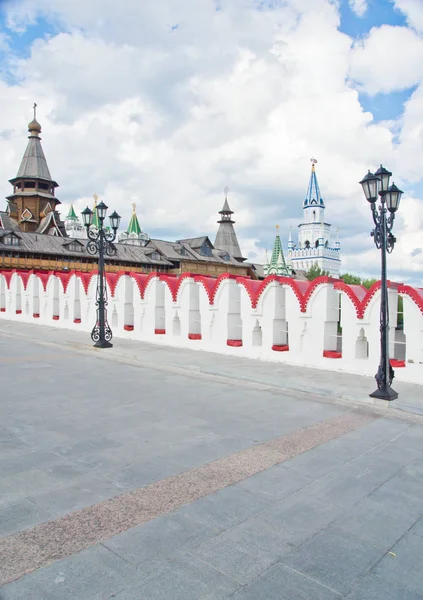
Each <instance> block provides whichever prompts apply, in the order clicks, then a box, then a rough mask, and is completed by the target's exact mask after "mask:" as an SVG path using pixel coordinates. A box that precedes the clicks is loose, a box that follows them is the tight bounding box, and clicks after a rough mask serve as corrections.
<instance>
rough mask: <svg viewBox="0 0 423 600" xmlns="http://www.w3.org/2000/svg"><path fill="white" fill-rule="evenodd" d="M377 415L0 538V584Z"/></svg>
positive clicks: (347, 417)
mask: <svg viewBox="0 0 423 600" xmlns="http://www.w3.org/2000/svg"><path fill="white" fill-rule="evenodd" d="M378 418H379V416H378V415H377V414H374V413H373V414H370V413H364V412H362V411H349V412H345V413H342V414H341V415H337V416H335V417H332V418H330V419H327V420H325V421H320V422H318V423H315V424H313V425H309V426H307V427H304V428H301V429H298V430H296V431H294V432H292V433H289V434H286V435H284V436H281V437H277V438H274V439H273V440H270V441H268V442H265V443H263V444H257V445H254V446H251V447H249V448H247V449H245V450H242V451H240V452H235V453H233V454H230V455H228V456H226V457H224V458H220V459H218V460H216V461H213V462H210V463H207V464H204V465H202V466H200V467H197V468H195V469H190V470H187V471H184V472H182V473H179V474H177V475H173V476H171V477H168V478H165V479H162V480H161V481H157V482H154V483H151V484H150V485H147V486H145V487H142V488H138V489H136V490H132V491H129V492H124V493H123V494H121V495H118V496H114V497H113V498H109V499H108V500H104V501H102V502H99V503H98V504H95V505H92V506H88V507H85V508H83V509H80V510H78V511H75V512H72V513H69V514H67V515H65V516H63V517H59V518H57V519H53V520H51V521H47V522H44V523H41V524H39V525H36V526H35V527H33V528H31V529H27V530H24V531H21V532H18V533H15V534H12V535H10V536H8V537H4V538H1V539H0V556H2V557H3V559H2V563H1V564H0V585H2V584H5V583H8V582H10V581H13V580H15V579H19V578H20V577H22V576H24V575H26V574H28V573H31V572H33V571H35V570H36V569H39V568H41V567H45V566H47V565H48V564H51V563H52V562H55V561H57V560H60V559H62V558H66V557H68V556H71V555H72V554H75V553H76V552H80V551H82V550H84V549H86V548H89V547H91V546H94V545H96V544H99V543H101V542H105V541H106V540H108V539H110V538H111V537H113V536H114V535H117V534H119V533H121V532H123V531H127V530H128V529H131V528H133V527H136V526H137V525H140V524H142V523H146V522H147V521H151V520H152V519H155V518H157V517H159V516H161V515H164V514H167V513H170V512H171V511H174V510H175V509H177V508H180V507H181V506H183V505H185V504H188V503H190V502H193V501H195V500H198V499H200V498H203V497H205V496H208V495H210V494H213V493H215V492H217V491H220V490H222V489H224V488H225V487H228V486H230V485H233V484H234V483H237V482H239V481H242V480H244V479H247V478H248V477H251V476H252V475H255V474H256V473H259V472H261V471H264V470H266V469H268V468H270V467H272V466H274V465H277V464H280V463H283V462H285V461H287V460H289V459H291V458H293V457H294V456H297V455H298V454H302V453H303V452H306V451H308V450H311V449H312V448H315V447H317V446H320V445H322V444H325V443H327V442H329V441H330V440H332V439H336V438H339V437H342V436H343V435H345V434H346V433H348V432H350V431H354V430H356V429H359V428H360V427H362V426H364V425H365V424H367V423H369V422H372V421H374V420H375V419H378ZM106 546H107V544H106Z"/></svg>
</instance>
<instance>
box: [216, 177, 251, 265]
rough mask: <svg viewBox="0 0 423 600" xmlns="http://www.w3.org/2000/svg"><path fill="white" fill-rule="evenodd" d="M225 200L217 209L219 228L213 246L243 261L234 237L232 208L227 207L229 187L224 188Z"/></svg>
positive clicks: (236, 239)
mask: <svg viewBox="0 0 423 600" xmlns="http://www.w3.org/2000/svg"><path fill="white" fill-rule="evenodd" d="M224 192H225V202H224V204H223V208H222V210H220V211H219V214H220V215H221V217H220V220H219V221H217V222H218V224H219V229H218V231H217V234H216V239H215V242H214V247H215V248H216V250H221V251H222V252H227V253H228V254H229V255H230V256H233V257H234V258H235V259H236V260H237V261H239V262H244V261H245V258H244V257H243V256H242V253H241V249H240V247H239V243H238V238H237V237H236V233H235V229H234V223H235V221H233V220H232V215H233V214H234V212H233V210H231V209H230V208H229V203H228V192H229V189H228V188H227V187H226V188H225V190H224Z"/></svg>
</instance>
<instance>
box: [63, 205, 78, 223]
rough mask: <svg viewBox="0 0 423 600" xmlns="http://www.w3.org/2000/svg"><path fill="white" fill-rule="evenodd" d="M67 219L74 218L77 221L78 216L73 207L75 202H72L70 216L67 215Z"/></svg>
mask: <svg viewBox="0 0 423 600" xmlns="http://www.w3.org/2000/svg"><path fill="white" fill-rule="evenodd" d="M66 219H68V220H70V221H71V220H72V221H77V220H78V217H77V216H76V212H75V209H74V207H73V202H71V205H70V208H69V212H68V216H67V217H66Z"/></svg>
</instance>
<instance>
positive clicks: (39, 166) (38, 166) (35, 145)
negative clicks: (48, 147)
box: [15, 118, 57, 186]
mask: <svg viewBox="0 0 423 600" xmlns="http://www.w3.org/2000/svg"><path fill="white" fill-rule="evenodd" d="M28 131H29V133H30V135H29V136H28V144H27V147H26V150H25V153H24V155H23V158H22V161H21V165H20V167H19V170H18V173H17V175H16V178H15V179H20V178H28V179H43V180H47V181H51V182H53V183H54V185H55V186H57V183H56V182H55V181H53V180H52V178H51V175H50V171H49V168H48V165H47V161H46V157H45V156H44V151H43V148H42V146H41V138H40V137H39V133H40V132H41V125H40V124H39V123H38V121H36V119H35V118H34V120H33V121H31V123H30V124H29V125H28Z"/></svg>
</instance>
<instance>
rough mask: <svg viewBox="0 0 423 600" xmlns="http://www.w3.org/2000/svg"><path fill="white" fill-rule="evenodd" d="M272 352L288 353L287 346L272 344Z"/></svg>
mask: <svg viewBox="0 0 423 600" xmlns="http://www.w3.org/2000/svg"><path fill="white" fill-rule="evenodd" d="M272 350H274V351H275V352H288V350H289V346H288V345H287V344H284V345H282V346H281V345H279V344H273V346H272Z"/></svg>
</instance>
